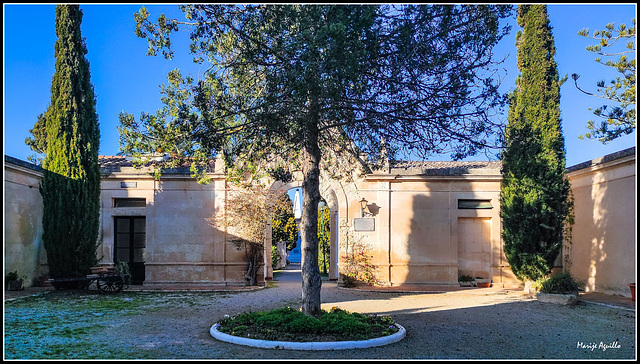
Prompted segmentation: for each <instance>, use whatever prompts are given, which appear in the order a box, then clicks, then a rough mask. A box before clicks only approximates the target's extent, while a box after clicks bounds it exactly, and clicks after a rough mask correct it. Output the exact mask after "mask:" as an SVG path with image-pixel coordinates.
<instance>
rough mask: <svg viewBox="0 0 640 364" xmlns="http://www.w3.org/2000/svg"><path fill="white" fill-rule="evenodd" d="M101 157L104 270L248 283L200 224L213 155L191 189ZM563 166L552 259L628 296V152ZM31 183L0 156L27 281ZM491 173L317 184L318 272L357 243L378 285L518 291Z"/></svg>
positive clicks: (148, 278)
mask: <svg viewBox="0 0 640 364" xmlns="http://www.w3.org/2000/svg"><path fill="white" fill-rule="evenodd" d="M100 163H101V168H102V194H101V224H100V226H101V232H100V237H99V244H100V246H99V249H98V254H99V257H98V258H99V259H100V262H101V264H105V265H109V264H113V262H114V261H115V260H124V261H127V262H129V265H130V268H131V272H132V275H133V276H134V277H133V278H134V283H137V284H144V285H162V284H169V283H170V284H172V285H178V284H185V285H200V286H203V287H216V286H229V285H244V284H246V279H245V269H246V258H245V256H244V251H242V250H241V249H238V248H236V247H235V246H234V245H232V244H230V243H229V242H228V240H229V239H228V237H229V236H228V232H225V231H220V230H218V229H216V228H215V227H214V226H213V225H212V224H211V218H212V217H213V216H214V215H215V214H220V213H223V212H224V209H225V200H226V196H227V193H228V191H229V189H230V188H233V187H232V186H230V185H229V184H228V183H227V182H226V179H225V174H224V169H223V163H221V161H216V162H215V163H212V164H211V166H210V169H209V177H210V178H211V182H210V183H209V184H198V183H197V182H196V181H195V180H194V179H193V178H191V177H190V172H189V170H188V168H176V169H172V170H166V171H164V172H163V174H162V176H161V177H160V178H159V179H155V178H154V177H153V173H152V171H151V170H150V169H149V168H142V169H137V168H134V167H133V164H132V162H131V160H130V159H129V158H126V157H100ZM568 173H569V174H568V175H569V178H570V181H571V184H572V190H573V194H574V196H575V199H576V202H575V215H576V223H575V225H574V227H573V235H572V243H571V244H568V245H567V246H565V250H564V254H563V256H562V257H561V258H559V259H558V265H559V266H561V265H564V269H565V270H569V271H570V272H571V273H572V274H573V275H574V276H575V277H577V278H578V279H580V280H583V281H585V282H587V290H590V291H603V292H612V293H617V294H623V295H629V293H628V288H627V287H626V285H627V283H629V282H631V280H632V278H633V277H635V148H631V149H628V150H625V151H623V152H621V153H617V154H615V155H611V156H606V157H603V158H601V159H599V160H596V161H591V162H587V163H583V164H581V165H578V166H574V167H571V168H569V169H568ZM39 178H41V172H39V171H38V168H37V167H35V166H33V165H31V164H29V163H26V162H22V161H18V160H15V159H14V158H10V157H6V156H5V201H6V202H5V274H6V273H7V272H9V271H14V270H18V272H19V273H21V272H24V274H26V275H28V276H29V278H30V280H31V281H32V284H34V283H36V280H37V277H38V276H39V275H43V274H46V264H43V263H45V262H46V257H45V254H44V252H43V248H42V246H41V243H40V241H41V239H40V236H41V233H42V231H41V226H40V223H39V221H40V219H41V210H42V207H41V204H42V200H41V198H40V196H39V192H38V189H37V188H34V187H37V185H38V183H39ZM500 181H501V175H500V163H499V162H403V163H398V164H395V165H391V166H389V167H387V168H386V169H384V170H381V171H378V172H375V173H371V174H366V175H363V176H360V177H358V178H356V179H355V180H354V181H352V182H345V181H337V180H331V179H328V178H324V179H322V180H321V186H320V190H321V195H322V198H323V200H324V201H325V202H326V205H327V207H328V208H329V210H330V234H331V235H330V236H331V238H330V240H331V254H330V255H331V259H330V260H331V262H330V263H331V264H330V269H329V279H332V280H340V279H341V275H340V273H341V271H342V272H343V273H344V270H345V269H348V268H349V254H353V252H354V249H355V248H357V247H358V246H364V247H366V249H367V251H368V252H369V254H370V262H371V265H372V266H373V267H375V274H376V282H377V283H378V284H384V285H395V286H401V285H457V284H458V283H457V281H458V277H459V276H461V275H469V276H472V277H474V278H475V277H482V278H485V279H490V280H491V281H492V283H493V285H494V286H498V287H521V286H522V283H521V282H519V281H518V280H517V279H516V278H515V276H514V275H513V273H512V272H511V270H510V268H509V265H508V262H507V260H506V257H505V255H504V252H503V248H502V242H501V237H500V232H501V224H500V205H499V195H500ZM300 186H301V181H300V180H295V179H294V181H292V182H289V183H282V182H274V183H273V184H272V186H271V189H272V190H274V191H278V192H282V193H284V192H286V191H288V190H289V189H291V188H296V187H300ZM631 196H633V198H630V197H631ZM363 206H364V208H363ZM38 211H40V212H38ZM39 226H40V227H39ZM265 246H266V247H270V246H271V227H270V225H267V228H266V230H265ZM270 255H271V249H265V252H264V256H265V259H264V267H263V270H262V271H263V272H264V273H263V274H261V275H260V280H259V283H260V284H264V281H265V280H269V279H271V278H272V277H273V270H272V269H271V266H270V262H271V259H270ZM27 284H28V283H27Z"/></svg>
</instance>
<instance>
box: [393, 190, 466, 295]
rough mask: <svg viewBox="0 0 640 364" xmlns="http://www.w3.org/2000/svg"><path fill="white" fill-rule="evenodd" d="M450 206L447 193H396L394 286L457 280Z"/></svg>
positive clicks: (394, 208)
mask: <svg viewBox="0 0 640 364" xmlns="http://www.w3.org/2000/svg"><path fill="white" fill-rule="evenodd" d="M407 206H411V208H407ZM448 206H449V196H448V193H443V194H426V193H422V194H410V193H396V194H394V197H393V199H392V209H391V210H392V211H393V216H392V218H391V224H392V226H391V234H392V237H391V240H392V241H391V245H392V246H391V264H392V268H391V269H392V276H391V279H392V282H393V283H394V284H420V283H435V284H448V283H451V282H455V281H457V277H456V274H457V273H456V271H457V268H456V267H455V265H457V260H456V261H453V260H454V259H453V257H452V256H451V255H452V251H451V250H452V249H451V247H450V243H451V237H450V226H451V223H450V221H449V211H448ZM455 258H456V259H457V257H455Z"/></svg>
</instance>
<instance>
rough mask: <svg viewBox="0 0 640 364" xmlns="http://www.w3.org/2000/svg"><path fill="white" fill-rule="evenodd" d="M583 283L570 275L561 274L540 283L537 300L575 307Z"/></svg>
mask: <svg viewBox="0 0 640 364" xmlns="http://www.w3.org/2000/svg"><path fill="white" fill-rule="evenodd" d="M581 290H582V283H580V282H578V281H576V280H575V279H574V278H573V277H572V276H571V274H569V273H559V274H556V275H553V276H551V277H549V278H547V279H544V280H542V281H541V282H540V289H539V291H538V293H537V294H536V298H537V299H538V301H540V302H548V303H558V304H562V305H574V304H576V303H577V302H578V300H579V291H581Z"/></svg>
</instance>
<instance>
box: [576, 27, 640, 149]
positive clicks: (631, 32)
mask: <svg viewBox="0 0 640 364" xmlns="http://www.w3.org/2000/svg"><path fill="white" fill-rule="evenodd" d="M631 22H632V27H630V28H628V27H627V26H626V25H625V24H620V25H619V26H618V28H617V29H616V28H615V25H614V24H613V23H609V24H607V25H606V26H605V29H604V30H596V31H595V32H594V33H593V36H591V35H590V34H589V29H583V30H581V31H580V32H578V34H579V35H581V36H583V37H586V38H591V39H594V40H598V42H599V43H598V44H595V45H590V46H588V47H587V48H586V49H587V50H588V51H590V52H594V53H596V54H598V55H600V56H602V57H607V60H606V61H603V58H601V57H598V58H596V59H595V61H596V62H598V63H600V64H602V65H604V66H607V67H611V68H613V69H615V70H616V72H618V73H619V74H620V76H618V77H616V78H615V79H613V80H611V81H610V82H609V86H605V81H604V80H602V81H599V82H598V83H597V84H596V85H597V93H595V94H594V93H591V92H587V91H584V90H582V89H581V88H580V87H579V86H578V82H577V81H578V78H579V77H580V76H579V75H577V74H573V75H572V78H573V80H574V83H575V85H576V88H578V90H580V91H582V92H583V93H585V94H587V95H590V96H595V97H598V98H601V99H604V100H607V101H610V102H613V103H614V105H610V104H609V105H603V106H601V107H599V108H596V109H595V110H592V109H591V108H589V110H591V111H593V113H594V115H596V116H597V117H598V118H600V119H602V121H601V122H599V123H598V122H595V121H593V120H589V121H588V122H587V129H589V130H590V132H588V133H585V134H584V135H581V136H580V139H597V140H599V141H600V142H602V143H603V144H607V143H609V142H610V141H612V140H614V139H616V138H618V137H620V136H623V135H627V134H630V133H632V132H633V131H635V129H636V108H635V103H636V59H635V58H633V59H629V58H628V57H627V55H628V54H631V55H634V54H635V50H636V41H635V38H636V19H635V18H633V19H632V20H631ZM625 40H628V41H627V42H626V43H624V44H622V46H618V47H617V49H616V43H618V42H624V41H625ZM613 57H618V58H617V59H612V58H613Z"/></svg>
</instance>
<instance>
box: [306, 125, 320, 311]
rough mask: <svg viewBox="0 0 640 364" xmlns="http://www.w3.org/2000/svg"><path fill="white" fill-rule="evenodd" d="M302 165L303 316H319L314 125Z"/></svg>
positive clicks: (317, 173)
mask: <svg viewBox="0 0 640 364" xmlns="http://www.w3.org/2000/svg"><path fill="white" fill-rule="evenodd" d="M307 133H308V134H307V143H306V145H305V146H304V148H303V153H304V160H303V164H302V173H303V182H302V224H301V225H302V226H301V238H302V239H301V240H302V249H301V250H302V312H303V313H304V314H305V315H308V316H313V317H318V316H320V313H321V311H320V303H321V302H320V289H321V287H322V280H321V278H320V270H319V267H318V202H320V158H321V153H320V148H319V146H318V133H319V132H318V129H317V124H314V125H313V126H312V127H311V128H310V130H309V131H308V132H307Z"/></svg>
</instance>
